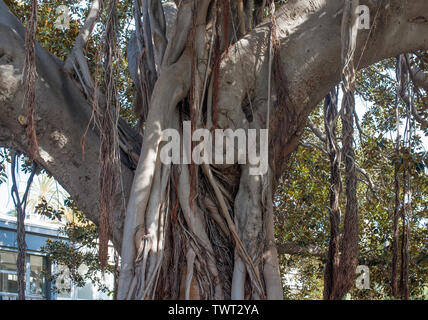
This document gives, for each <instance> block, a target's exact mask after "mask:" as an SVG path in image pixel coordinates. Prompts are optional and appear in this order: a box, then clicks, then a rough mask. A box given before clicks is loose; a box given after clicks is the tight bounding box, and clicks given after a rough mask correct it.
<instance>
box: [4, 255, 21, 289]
mask: <svg viewBox="0 0 428 320" xmlns="http://www.w3.org/2000/svg"><path fill="white" fill-rule="evenodd" d="M17 256H18V255H17V253H15V252H8V251H0V292H9V293H18V276H17V275H16V258H17Z"/></svg>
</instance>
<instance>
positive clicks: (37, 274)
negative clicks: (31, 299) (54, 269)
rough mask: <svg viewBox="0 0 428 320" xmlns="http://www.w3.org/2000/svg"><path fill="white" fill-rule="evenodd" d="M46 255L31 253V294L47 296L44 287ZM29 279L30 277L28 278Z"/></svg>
mask: <svg viewBox="0 0 428 320" xmlns="http://www.w3.org/2000/svg"><path fill="white" fill-rule="evenodd" d="M43 260H44V257H41V256H34V255H30V270H29V271H30V275H29V283H30V294H34V295H38V296H45V294H44V292H43V291H44V290H43V289H44V288H45V277H44V274H43V270H44V265H43ZM27 281H28V279H27Z"/></svg>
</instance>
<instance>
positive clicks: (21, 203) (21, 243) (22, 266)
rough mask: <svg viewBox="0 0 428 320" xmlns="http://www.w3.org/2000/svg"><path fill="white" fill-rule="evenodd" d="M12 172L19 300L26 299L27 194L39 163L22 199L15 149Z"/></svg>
mask: <svg viewBox="0 0 428 320" xmlns="http://www.w3.org/2000/svg"><path fill="white" fill-rule="evenodd" d="M11 158H12V161H11V172H12V199H13V202H14V204H15V209H16V215H17V228H16V234H17V242H18V258H17V260H16V269H17V273H18V300H25V273H26V263H25V256H26V249H27V246H26V243H25V211H26V207H27V195H28V191H29V190H30V187H31V184H32V182H33V178H34V175H35V173H36V170H37V165H36V163H35V162H34V163H33V167H32V171H31V174H30V177H29V178H28V181H27V187H26V189H25V192H24V196H23V198H22V200H21V198H20V196H19V192H18V185H17V182H16V175H15V172H16V164H17V162H18V159H19V155H18V154H17V153H16V152H15V151H13V152H12V155H11Z"/></svg>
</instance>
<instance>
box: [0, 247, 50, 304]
mask: <svg viewBox="0 0 428 320" xmlns="http://www.w3.org/2000/svg"><path fill="white" fill-rule="evenodd" d="M17 257H18V254H17V253H16V252H12V251H3V250H0V294H1V295H7V294H12V295H16V294H17V293H18V275H17V269H16V260H17ZM45 264H46V257H43V256H37V255H32V254H29V255H27V257H26V267H27V269H26V276H25V282H26V290H25V295H26V296H28V297H29V298H31V297H35V298H36V297H40V298H46V296H47V292H46V280H45V275H44V272H43V271H44V270H45V269H46V266H45Z"/></svg>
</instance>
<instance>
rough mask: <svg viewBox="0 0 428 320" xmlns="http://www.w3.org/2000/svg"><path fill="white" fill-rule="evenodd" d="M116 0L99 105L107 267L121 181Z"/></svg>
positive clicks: (102, 221) (102, 238) (101, 207)
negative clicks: (112, 225)
mask: <svg viewBox="0 0 428 320" xmlns="http://www.w3.org/2000/svg"><path fill="white" fill-rule="evenodd" d="M116 1H117V0H110V2H109V7H108V13H107V23H106V31H105V39H104V42H105V43H104V72H105V74H104V76H105V79H104V81H105V104H101V105H100V109H101V110H100V113H99V115H98V117H99V120H98V123H99V129H100V135H101V146H100V172H99V181H98V188H99V195H98V210H99V238H100V243H99V260H100V264H101V269H102V270H104V268H105V266H106V264H107V259H108V241H109V233H110V214H111V208H112V207H113V206H114V202H113V201H114V195H115V193H116V187H117V185H118V181H119V178H118V172H119V158H118V133H117V125H118V120H119V109H120V106H119V102H118V100H117V98H116V97H117V85H116V79H117V78H118V76H117V73H118V70H117V67H116V65H115V64H116V62H117V60H118V52H117V7H116V6H117V3H116Z"/></svg>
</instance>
